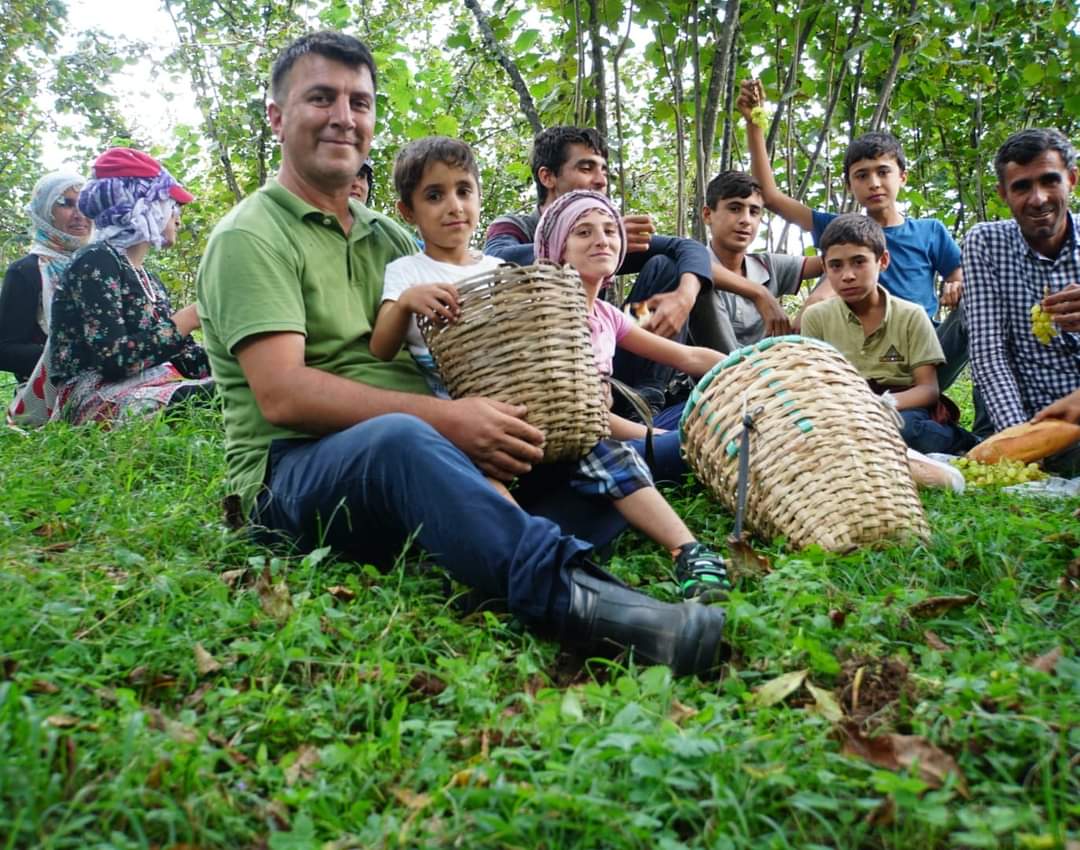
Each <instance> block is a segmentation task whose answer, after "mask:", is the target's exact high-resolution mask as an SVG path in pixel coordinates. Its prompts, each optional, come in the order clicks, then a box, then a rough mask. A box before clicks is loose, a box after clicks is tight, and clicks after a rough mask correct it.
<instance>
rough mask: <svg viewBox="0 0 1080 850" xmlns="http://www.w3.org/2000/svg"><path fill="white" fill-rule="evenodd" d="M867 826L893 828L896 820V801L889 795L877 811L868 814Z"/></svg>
mask: <svg viewBox="0 0 1080 850" xmlns="http://www.w3.org/2000/svg"><path fill="white" fill-rule="evenodd" d="M865 820H866V825H867V826H892V824H893V822H894V821H895V820H896V800H894V799H893V796H892V794H889V795H888V796H887V797H886V798H885V799H884V800H882V801H881V802H880V803H879V804H878V807H877V808H876V809H874V810H873V811H870V812H867V813H866V819H865Z"/></svg>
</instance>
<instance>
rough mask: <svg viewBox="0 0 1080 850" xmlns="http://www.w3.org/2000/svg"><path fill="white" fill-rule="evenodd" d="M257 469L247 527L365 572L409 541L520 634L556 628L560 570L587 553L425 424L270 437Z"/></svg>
mask: <svg viewBox="0 0 1080 850" xmlns="http://www.w3.org/2000/svg"><path fill="white" fill-rule="evenodd" d="M269 462H270V467H269V469H268V471H267V481H266V485H267V486H266V489H265V490H264V491H263V493H262V494H261V495H260V496H259V499H258V501H257V503H256V506H255V510H254V512H253V516H252V519H253V521H254V522H255V523H257V524H258V525H261V526H263V527H265V528H267V529H270V530H276V531H278V532H283V533H284V535H285V536H286V537H288V538H291V539H292V540H293V541H294V542H295V543H296V544H297V545H299V546H300V547H301V548H302V549H312V548H314V547H316V546H320V545H329V546H332V547H333V548H334V549H336V550H338V551H339V552H342V553H345V554H346V555H348V556H350V557H353V558H356V559H359V560H362V561H369V562H372V563H375V564H390V563H393V560H394V558H395V557H396V556H397V555H398V554H399V553H400V552H401V550H402V548H403V547H404V546H405V544H406V543H407V542H408V541H409V540H410V538H412V537H413V535H415V538H414V539H415V542H416V544H417V545H418V546H419V547H420V548H422V549H423V550H424V551H425V552H427V553H428V554H429V555H430V556H431V557H432V559H434V560H435V561H436V562H437V563H438V564H439V565H440V566H442V567H443V568H444V569H445V570H446V571H447V572H448V573H450V575H452V576H453V577H454V578H455V579H456V580H458V581H460V582H462V583H464V584H467V585H469V586H470V587H473V588H476V589H477V590H479V591H480V592H481V593H482V594H484V595H485V596H487V597H489V598H493V599H495V598H498V599H507V601H508V607H509V610H510V612H511V613H512V614H514V615H516V616H517V617H519V618H520V619H521V620H522V621H523V622H524V623H525V624H526V625H529V626H533V627H540V626H546V627H555V628H558V627H559V626H560V625H561V623H562V620H563V617H564V615H565V613H566V610H567V608H568V606H569V589H568V585H567V581H566V578H565V575H564V570H565V568H566V567H568V566H572V565H573V564H576V563H578V562H580V561H581V560H582V559H583V558H584V557H585V555H586V554H587V553H588V552H589V551H590V548H591V547H590V546H589V544H588V543H585V542H583V541H581V540H578V539H576V538H574V537H571V536H569V535H566V534H564V533H563V532H562V531H561V530H560V528H559V526H557V525H556V524H555V523H554V522H551V521H549V520H547V519H544V518H542V517H536V516H531V515H529V514H527V513H526V512H525V511H523V510H522V509H521V508H519V507H517V506H516V505H514V504H512V503H511V502H509V501H507V500H506V499H504V498H503V497H502V496H500V495H499V494H498V493H497V492H496V491H495V489H494V488H493V487H492V486H491V484H489V483H488V482H487V481H486V480H485V479H484V477H483V475H482V474H481V473H480V471H479V470H478V469H477V468H476V466H475V465H474V464H473V463H472V461H470V460H469V458H468V457H466V456H465V454H464V453H462V452H461V451H460V450H459V449H458V448H457V447H456V446H454V445H453V444H452V443H450V442H449V441H448V440H446V439H445V438H444V437H442V436H441V435H440V434H439V433H438V432H437V431H436V430H435V429H434V428H432V427H431V426H430V425H428V424H427V423H425V422H422V421H421V420H419V419H416V418H415V417H412V416H407V415H405V414H388V415H386V416H379V417H377V418H375V419H371V420H368V421H367V422H362V423H360V424H359V425H354V426H353V427H351V428H348V429H347V430H345V431H340V432H338V433H336V434H331V435H329V436H326V437H323V438H321V439H318V440H276V441H275V442H274V443H273V444H272V445H271V447H270V460H269ZM609 510H611V509H610V508H609ZM612 513H614V511H613V510H612Z"/></svg>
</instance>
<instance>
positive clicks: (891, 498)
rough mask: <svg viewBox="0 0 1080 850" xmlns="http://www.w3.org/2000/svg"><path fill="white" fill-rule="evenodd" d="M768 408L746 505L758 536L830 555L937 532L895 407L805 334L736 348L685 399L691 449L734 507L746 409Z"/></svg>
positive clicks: (753, 453) (760, 423)
mask: <svg viewBox="0 0 1080 850" xmlns="http://www.w3.org/2000/svg"><path fill="white" fill-rule="evenodd" d="M759 406H760V408H761V410H760V411H759V412H758V415H757V416H756V418H755V420H754V430H753V431H752V432H751V437H750V475H749V486H748V495H747V505H746V523H747V525H748V526H749V527H750V528H752V529H753V530H754V531H755V532H756V533H757V534H758V535H759V536H762V537H765V538H772V537H775V536H777V535H783V536H784V537H786V538H787V541H788V544H789V545H790V546H792V547H794V548H800V549H801V548H803V547H805V546H809V545H812V544H817V545H818V546H820V547H821V548H823V549H826V550H828V551H832V552H846V551H850V550H852V549H855V548H858V547H859V546H863V545H866V544H870V543H876V542H878V541H882V540H892V539H898V538H905V537H906V538H920V539H924V540H925V539H926V538H927V537H928V536H929V528H928V526H927V522H926V515H925V514H924V513H923V508H922V503H921V502H920V501H919V496H918V493H917V492H916V489H915V484H914V483H913V482H912V480H911V472H910V470H909V467H908V462H907V452H906V449H905V446H904V441H903V440H902V439H901V437H900V434H899V431H898V429H897V427H896V423H895V421H894V420H893V417H892V415H891V414H890V413H889V412H888V411H886V409H885V406H884V405H883V404H882V403H881V401H880V400H879V399H878V398H877V397H876V396H875V395H874V394H873V393H872V392H871V391H870V389H869V387H868V386H867V384H866V381H865V380H863V379H862V378H861V377H859V374H858V373H857V372H856V371H855V369H854V368H853V367H852V366H851V364H850V363H848V362H847V360H845V359H844V357H843V355H841V354H840V353H839V352H838V351H837V350H836V349H834V348H833V347H832V346H830V345H828V344H827V343H824V342H820V341H819V340H814V339H807V338H805V337H799V336H785V337H776V338H772V339H767V340H764V341H762V342H760V343H758V344H757V345H752V346H748V347H746V348H743V349H741V350H739V351H736V352H733V353H732V354H730V355H729V356H728V357H727V358H726V359H724V360H722V361H721V362H720V363H718V364H717V365H716V366H715V367H714V368H713V369H712V370H711V371H710V372H709V373H708V374H707V375H705V376H704V377H703V378H702V379H701V381H700V382H699V383H698V385H697V387H696V388H695V389H694V392H693V393H692V394H691V396H690V400H689V401H688V402H687V405H686V409H685V411H684V412H683V416H682V421H681V423H680V426H679V427H680V432H681V435H682V443H683V450H684V451H685V453H686V456H687V459H688V461H689V463H690V467H691V468H692V469H693V470H694V472H695V473H696V474H697V475H698V477H699V478H700V479H701V480H702V481H703V482H704V483H705V485H706V486H707V487H708V488H709V489H710V490H711V491H712V492H713V493H714V494H715V495H716V496H717V497H718V498H719V499H720V501H721V502H723V503H724V504H725V505H726V506H727V507H728V508H729V509H731V510H734V507H735V499H736V488H737V482H738V469H739V464H738V452H739V438H740V436H741V434H742V418H743V413H744V411H746V410H754V409H756V408H758V407H759Z"/></svg>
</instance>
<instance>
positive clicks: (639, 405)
mask: <svg viewBox="0 0 1080 850" xmlns="http://www.w3.org/2000/svg"><path fill="white" fill-rule="evenodd" d="M600 377H601V378H602V379H603V380H604V381H605V382H606V383H608V384H611V386H612V387H613V388H614V389H616V390H618V391H619V394H620V395H622V397H623V398H625V399H626V400H627V401H628V402H629V403H630V406H631V407H632V408H634V412H635V413H637V415H638V416H640V417H641V421H642V422H643V423H644V424H645V463H647V464H648V465H649V469H652V468H653V415H652V410H651V409H650V408H649V405H647V404H646V403H645V399H643V398H642V397H641V396H640V395H638V394H637V392H636V391H634V390H633V389H631V388H630V387H629V386H628V385H627V384H624V383H623V382H622V381H620V380H619V379H618V378H613V377H612V376H611V375H601V376H600Z"/></svg>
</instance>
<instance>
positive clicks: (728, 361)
mask: <svg viewBox="0 0 1080 850" xmlns="http://www.w3.org/2000/svg"><path fill="white" fill-rule="evenodd" d="M785 343H789V344H793V345H809V346H812V347H814V348H820V349H823V350H825V351H834V352H836V353H837V354H840V356H841V357H843V354H842V353H841V352H840V350H839V349H838V348H837V347H836V346H834V345H830V344H829V343H827V342H825V340H823V339H817V338H816V337H812V336H801V335H800V334H785V335H784V336H770V337H766V338H765V339H762V340H758V341H757V342H755V343H753V344H752V345H744V346H743V347H742V348H737V349H735V350H734V351H732V352H730V353H729V354H728V355H727V357H725V358H724V359H723V360H721V361H720V362H718V363H716V364H715V365H714V366H713V367H712V368H711V369H709V371H708V372H706V373H705V374H704V375H702V376H701V378H700V379H699V380H698V382H697V383H696V384H694V389H692V390H691V391H690V396H689V397H688V398H687V399H686V403H685V404H684V405H683V411H682V415H681V416H680V417H679V440H680V441H681V442H686V423H687V422H688V421H689V419H690V416H691V414H692V412H693V411H694V410H696V409H697V406H698V402H700V401H701V397H702V396H703V395H704V394H705V391H706V390H707V389H708V388H709V384H711V383H712V381H713V378H715V377H716V375H717V373H719V372H722V371H723V370H724V369H728V368H730V367H732V366H735V365H736V364H738V363H741V362H742V361H743V360H746V359H747V358H748V357H750V356H751V355H753V354H757V353H760V352H763V351H768V350H769V349H770V348H775V347H776V346H777V345H782V344H785ZM845 361H846V358H845Z"/></svg>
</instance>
